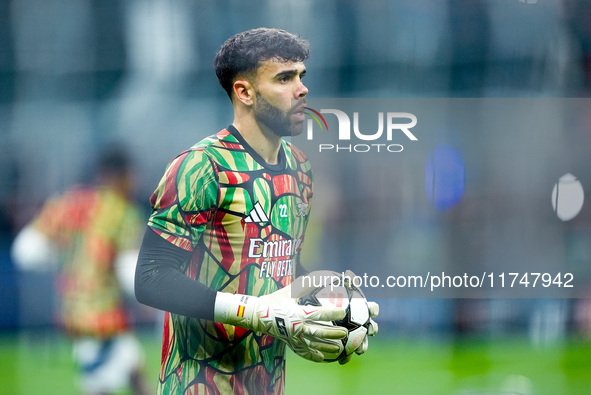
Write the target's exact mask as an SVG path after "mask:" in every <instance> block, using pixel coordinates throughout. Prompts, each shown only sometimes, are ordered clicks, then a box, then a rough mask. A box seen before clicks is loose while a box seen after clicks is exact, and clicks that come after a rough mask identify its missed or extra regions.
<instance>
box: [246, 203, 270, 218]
mask: <svg viewBox="0 0 591 395" xmlns="http://www.w3.org/2000/svg"><path fill="white" fill-rule="evenodd" d="M244 222H248V223H253V222H269V217H267V214H265V211H264V210H263V208H262V207H261V204H260V203H259V202H256V203H255V205H254V208H253V209H252V210H250V213H248V216H247V217H246V218H244Z"/></svg>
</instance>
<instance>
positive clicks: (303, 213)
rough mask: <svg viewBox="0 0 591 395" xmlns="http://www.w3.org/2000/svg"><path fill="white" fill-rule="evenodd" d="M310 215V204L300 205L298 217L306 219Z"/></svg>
mask: <svg viewBox="0 0 591 395" xmlns="http://www.w3.org/2000/svg"><path fill="white" fill-rule="evenodd" d="M307 213H308V203H303V202H302V203H298V214H297V216H298V217H305V216H306V214H307Z"/></svg>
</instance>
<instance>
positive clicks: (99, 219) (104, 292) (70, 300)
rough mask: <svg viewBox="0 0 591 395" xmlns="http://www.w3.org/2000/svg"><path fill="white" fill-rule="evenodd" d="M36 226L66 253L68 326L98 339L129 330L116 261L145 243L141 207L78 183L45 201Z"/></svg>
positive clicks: (63, 287)
mask: <svg viewBox="0 0 591 395" xmlns="http://www.w3.org/2000/svg"><path fill="white" fill-rule="evenodd" d="M33 226H34V227H35V228H36V229H37V230H39V231H40V232H42V233H43V234H45V235H46V236H48V237H49V238H50V239H51V240H52V241H53V242H54V243H55V244H56V245H57V246H58V247H59V249H60V252H61V258H62V259H61V260H62V266H61V268H60V269H61V270H60V276H59V282H58V291H59V294H60V301H61V309H60V314H61V320H62V324H63V325H64V327H65V329H66V330H67V331H68V332H69V333H70V334H72V335H86V336H93V337H97V338H110V337H112V336H115V335H117V334H120V333H122V332H124V331H126V330H128V329H129V317H128V313H127V312H126V309H125V307H124V303H123V291H122V289H121V286H120V285H119V281H118V279H117V277H116V275H115V272H116V271H115V260H116V258H117V256H118V254H119V253H121V252H123V251H127V250H134V249H137V248H138V246H139V242H140V238H141V229H142V220H141V216H140V213H139V210H138V209H137V208H136V207H135V206H134V205H132V204H131V203H130V202H129V201H127V200H126V199H124V198H122V197H121V196H119V195H118V194H117V193H115V192H114V191H112V190H110V189H108V188H105V187H100V188H99V187H97V188H89V187H78V188H74V189H72V190H70V191H68V192H66V193H64V194H63V195H61V196H58V197H55V198H53V199H50V200H49V201H48V202H47V203H45V205H44V206H43V208H42V210H41V212H40V213H39V215H38V216H37V217H36V218H35V219H34V221H33Z"/></svg>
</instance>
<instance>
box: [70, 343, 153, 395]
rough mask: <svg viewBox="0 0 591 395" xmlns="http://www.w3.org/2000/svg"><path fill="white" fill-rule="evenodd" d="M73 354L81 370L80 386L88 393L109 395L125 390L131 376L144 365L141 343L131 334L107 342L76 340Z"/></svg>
mask: <svg viewBox="0 0 591 395" xmlns="http://www.w3.org/2000/svg"><path fill="white" fill-rule="evenodd" d="M73 354H74V360H75V361H76V362H77V363H78V365H79V366H80V368H81V371H82V374H81V377H80V386H81V388H82V390H83V391H85V392H87V393H111V392H117V391H121V390H123V389H125V388H128V386H129V384H130V379H131V376H132V375H133V374H134V373H135V372H136V371H137V370H138V369H139V368H140V366H141V365H142V363H143V353H142V349H141V347H140V344H139V342H138V340H137V339H136V338H135V337H134V336H133V335H132V334H130V333H126V334H122V335H118V336H115V337H113V338H110V339H106V340H98V339H94V338H90V337H84V338H80V339H77V340H76V341H75V342H74V350H73Z"/></svg>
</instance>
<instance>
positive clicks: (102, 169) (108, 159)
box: [97, 142, 132, 177]
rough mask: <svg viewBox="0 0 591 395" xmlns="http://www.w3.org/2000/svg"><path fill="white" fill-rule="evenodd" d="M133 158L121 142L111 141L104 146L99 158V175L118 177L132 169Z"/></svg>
mask: <svg viewBox="0 0 591 395" xmlns="http://www.w3.org/2000/svg"><path fill="white" fill-rule="evenodd" d="M131 168H132V160H131V156H130V155H129V152H128V151H127V149H126V148H125V147H124V146H123V144H121V143H118V142H117V143H110V144H109V145H107V146H105V147H103V149H102V150H101V151H100V153H99V156H98V159H97V174H98V175H99V177H117V176H121V175H125V174H127V173H129V172H130V171H131Z"/></svg>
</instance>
